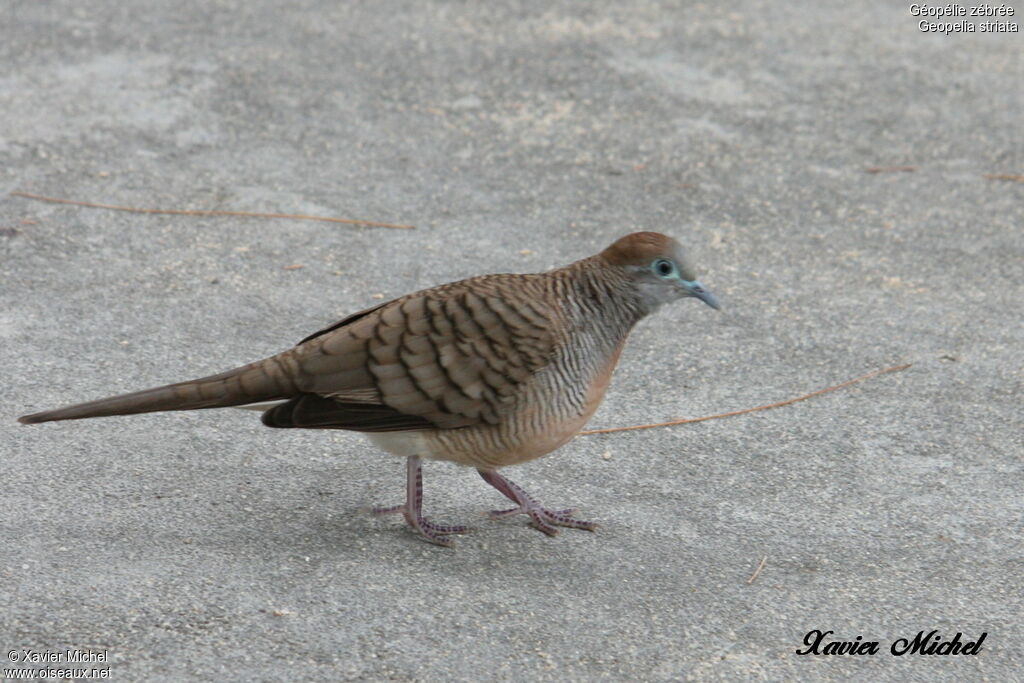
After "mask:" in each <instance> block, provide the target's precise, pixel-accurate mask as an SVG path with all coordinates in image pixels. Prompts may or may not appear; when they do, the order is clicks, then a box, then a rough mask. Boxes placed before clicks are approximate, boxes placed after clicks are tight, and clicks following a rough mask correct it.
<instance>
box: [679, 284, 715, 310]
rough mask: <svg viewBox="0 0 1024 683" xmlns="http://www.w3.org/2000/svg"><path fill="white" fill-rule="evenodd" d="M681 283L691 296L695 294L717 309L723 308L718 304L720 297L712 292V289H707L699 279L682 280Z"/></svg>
mask: <svg viewBox="0 0 1024 683" xmlns="http://www.w3.org/2000/svg"><path fill="white" fill-rule="evenodd" d="M679 283H680V284H681V285H682V286H683V289H685V290H686V292H687V294H688V295H689V296H694V297H697V298H698V299H700V300H701V301H703V302H704V303H706V304H707V305H708V306H710V307H711V308H713V309H715V310H716V311H717V310H718V309H720V308H721V306H720V305H719V304H718V298H717V297H716V296H715V295H714V294H712V293H711V291H710V290H708V289H705V288H704V285H702V284H701V283H700V282H699V281H698V280H692V281H690V280H680V281H679Z"/></svg>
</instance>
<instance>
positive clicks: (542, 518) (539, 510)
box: [478, 470, 597, 536]
mask: <svg viewBox="0 0 1024 683" xmlns="http://www.w3.org/2000/svg"><path fill="white" fill-rule="evenodd" d="M478 472H479V473H480V476H481V477H483V480H484V481H486V482H487V483H488V484H490V485H491V486H493V487H494V488H496V489H498V491H500V492H501V493H502V495H504V496H505V497H506V498H508V499H509V500H511V501H512V502H514V503H517V504H518V507H514V508H510V509H508V510H491V512H490V513H489V515H490V517H491V519H505V518H507V517H512V516H513V515H519V514H525V515H529V517H530V525H531V526H532V527H533V528H535V529H538V530H539V531H543V532H544V533H545V534H547V535H548V536H554V535H555V534H557V533H558V529H557V527H560V526H564V527H569V528H570V529H584V530H586V531H593V530H594V529H596V528H597V523H596V522H588V521H586V520H582V519H576V518H574V517H573V516H572V515H573V513H575V512H576V509H575V508H567V509H565V510H548V509H547V508H545V507H544V506H542V505H541V504H540V503H538V502H537V501H536V500H534V498H533V496H531V495H530V494H528V493H527V492H526V491H524V490H523V489H522V488H520V487H519V486H518V485H517V484H515V483H513V482H511V481H509V480H508V479H506V478H505V477H503V476H501V475H500V474H498V473H497V472H487V471H484V470H478Z"/></svg>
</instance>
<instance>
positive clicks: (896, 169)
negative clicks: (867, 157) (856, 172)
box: [864, 166, 917, 173]
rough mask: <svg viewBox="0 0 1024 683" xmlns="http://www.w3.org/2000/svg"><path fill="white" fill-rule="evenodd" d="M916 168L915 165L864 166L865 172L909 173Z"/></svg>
mask: <svg viewBox="0 0 1024 683" xmlns="http://www.w3.org/2000/svg"><path fill="white" fill-rule="evenodd" d="M916 170H917V166H872V167H871V168H865V169H864V172H865V173H911V172H913V171H916Z"/></svg>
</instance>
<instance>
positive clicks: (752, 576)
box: [747, 555, 768, 584]
mask: <svg viewBox="0 0 1024 683" xmlns="http://www.w3.org/2000/svg"><path fill="white" fill-rule="evenodd" d="M767 561H768V556H767V555H765V556H764V557H762V558H761V564H759V565H757V569H755V570H754V573H753V574H751V575H750V578H749V579H747V583H748V584H751V583H754V579H756V578H757V576H758V574H760V573H761V570H762V569H764V563H765V562H767Z"/></svg>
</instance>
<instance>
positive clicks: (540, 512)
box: [488, 501, 598, 536]
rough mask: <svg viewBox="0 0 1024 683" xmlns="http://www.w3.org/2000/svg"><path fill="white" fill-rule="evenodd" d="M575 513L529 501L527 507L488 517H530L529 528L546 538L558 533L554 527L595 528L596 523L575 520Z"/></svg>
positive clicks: (496, 511) (502, 511)
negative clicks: (544, 534) (522, 515)
mask: <svg viewBox="0 0 1024 683" xmlns="http://www.w3.org/2000/svg"><path fill="white" fill-rule="evenodd" d="M574 512H576V510H575V509H574V508H569V509H567V510H548V509H547V508H545V507H541V506H540V505H538V504H537V503H536V501H531V503H529V504H527V505H520V506H519V507H517V508H511V509H509V510H491V511H490V512H489V513H488V515H489V516H490V518H491V519H505V518H506V517H512V516H513V515H519V514H525V515H529V516H530V526H532V527H533V528H534V529H539V530H540V531H543V532H544V533H546V534H547V535H548V536H554V535H555V534H557V533H558V529H557V528H556V527H560V526H564V527H568V528H570V529H583V530H585V531H593V530H594V529H596V528H597V526H598V525H597V522H588V521H587V520H585V519H576V518H575V517H573V516H572V514H573V513H574Z"/></svg>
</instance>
